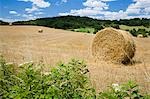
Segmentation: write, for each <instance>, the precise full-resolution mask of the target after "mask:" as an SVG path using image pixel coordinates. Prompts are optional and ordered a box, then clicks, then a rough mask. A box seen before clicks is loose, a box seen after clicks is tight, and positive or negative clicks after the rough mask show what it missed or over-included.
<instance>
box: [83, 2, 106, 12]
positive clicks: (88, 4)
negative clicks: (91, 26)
mask: <svg viewBox="0 0 150 99" xmlns="http://www.w3.org/2000/svg"><path fill="white" fill-rule="evenodd" d="M83 5H84V6H86V7H89V8H93V9H95V10H104V9H108V5H107V4H106V1H105V2H104V1H102V0H87V1H86V2H84V3H83Z"/></svg>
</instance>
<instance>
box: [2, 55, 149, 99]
mask: <svg viewBox="0 0 150 99" xmlns="http://www.w3.org/2000/svg"><path fill="white" fill-rule="evenodd" d="M43 66H44V65H43V64H41V63H40V64H34V63H33V62H28V63H23V64H20V65H19V66H17V65H15V64H12V63H6V62H5V60H4V59H3V58H2V57H1V59H0V98H2V99H125V98H127V99H128V98H129V99H150V95H147V96H142V95H141V94H140V93H139V89H138V86H137V84H136V83H133V82H128V83H127V84H122V85H118V84H113V85H112V86H111V87H110V89H109V90H107V91H105V92H101V93H99V94H96V91H95V89H94V88H92V87H91V84H90V81H89V78H88V76H87V73H88V72H89V71H88V69H87V66H86V65H85V63H84V62H83V61H79V60H72V61H71V62H69V63H67V64H64V63H59V64H58V66H57V67H56V68H53V69H52V70H51V71H50V72H48V73H46V74H44V72H43ZM16 67H17V68H16ZM35 67H36V68H35ZM16 69H17V71H16Z"/></svg>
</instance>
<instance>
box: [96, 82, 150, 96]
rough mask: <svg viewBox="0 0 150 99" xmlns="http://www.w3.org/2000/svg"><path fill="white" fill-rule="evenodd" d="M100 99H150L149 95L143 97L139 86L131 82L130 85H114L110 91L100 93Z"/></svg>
mask: <svg viewBox="0 0 150 99" xmlns="http://www.w3.org/2000/svg"><path fill="white" fill-rule="evenodd" d="M98 98H99V99H149V98H150V97H149V95H145V96H142V95H141V94H140V92H139V89H138V85H137V84H136V83H135V82H133V81H129V82H128V83H125V84H122V85H119V84H112V86H110V89H108V90H107V91H105V92H102V93H99V97H98Z"/></svg>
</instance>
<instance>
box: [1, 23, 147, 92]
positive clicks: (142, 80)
mask: <svg viewBox="0 0 150 99" xmlns="http://www.w3.org/2000/svg"><path fill="white" fill-rule="evenodd" d="M39 29H41V30H43V31H42V33H39V32H38V30H39ZM94 37H95V35H92V34H86V33H79V32H78V33H76V32H71V31H65V30H60V29H52V28H46V27H38V26H0V53H1V54H2V55H4V56H5V58H6V60H7V61H8V62H15V63H18V64H19V63H22V62H27V61H35V62H39V61H43V62H44V63H45V64H50V65H48V66H47V67H45V71H46V70H47V68H50V67H51V66H52V65H55V64H56V63H57V62H59V61H64V62H66V61H69V60H70V59H71V58H76V59H82V60H85V61H86V63H87V65H88V68H89V70H90V75H89V76H90V79H91V81H92V84H93V86H94V87H95V88H96V89H97V90H104V89H106V87H107V86H108V85H110V84H112V83H123V82H127V81H129V80H134V81H137V82H138V84H139V85H140V88H141V89H143V91H144V92H148V93H149V92H150V38H134V41H135V45H136V52H135V57H134V58H133V59H134V63H133V64H129V65H121V64H110V63H109V64H108V63H105V62H100V61H95V60H94V58H93V57H92V55H91V45H92V42H93V39H94Z"/></svg>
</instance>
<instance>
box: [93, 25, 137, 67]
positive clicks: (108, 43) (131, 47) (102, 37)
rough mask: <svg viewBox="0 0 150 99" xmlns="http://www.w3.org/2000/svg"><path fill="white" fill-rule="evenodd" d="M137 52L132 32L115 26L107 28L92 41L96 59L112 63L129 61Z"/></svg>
mask: <svg viewBox="0 0 150 99" xmlns="http://www.w3.org/2000/svg"><path fill="white" fill-rule="evenodd" d="M134 53H135V44H134V41H133V38H132V36H131V34H130V33H128V32H126V31H123V30H117V29H114V28H105V29H103V30H101V31H99V32H98V33H96V36H95V38H94V40H93V43H92V55H93V56H94V58H95V59H96V60H101V61H108V62H112V63H123V64H126V63H129V62H130V61H131V59H132V58H133V56H134Z"/></svg>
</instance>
